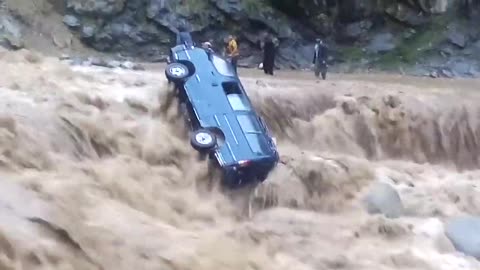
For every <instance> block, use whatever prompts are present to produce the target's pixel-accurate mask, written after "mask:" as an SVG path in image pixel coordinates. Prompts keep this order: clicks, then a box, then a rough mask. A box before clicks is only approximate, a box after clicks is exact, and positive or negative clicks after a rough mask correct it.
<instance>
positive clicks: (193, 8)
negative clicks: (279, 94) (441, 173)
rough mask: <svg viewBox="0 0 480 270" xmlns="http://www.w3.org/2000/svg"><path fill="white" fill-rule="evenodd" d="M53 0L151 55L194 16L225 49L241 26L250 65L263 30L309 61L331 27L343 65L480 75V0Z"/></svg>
mask: <svg viewBox="0 0 480 270" xmlns="http://www.w3.org/2000/svg"><path fill="white" fill-rule="evenodd" d="M52 1H53V2H59V3H57V4H56V6H61V7H62V8H61V10H59V12H61V13H62V15H63V16H64V17H63V23H64V24H66V25H68V27H69V28H70V29H71V30H72V32H73V33H75V34H76V35H77V36H78V37H79V38H80V39H81V40H82V41H83V42H84V43H85V44H88V45H89V46H91V47H93V48H95V49H96V50H99V51H104V52H115V53H121V54H122V55H123V56H127V57H136V58H139V59H142V60H148V61H164V60H165V55H166V52H167V50H168V48H169V47H170V46H171V45H172V44H173V43H174V37H175V35H174V33H175V32H176V30H177V26H178V24H179V23H184V24H186V25H188V27H189V29H190V30H191V31H192V33H193V35H194V38H195V39H196V40H197V41H198V42H201V41H204V40H209V39H212V40H214V45H215V46H216V48H217V50H222V49H223V47H224V40H225V38H226V36H227V35H228V34H235V35H236V36H237V37H238V38H239V45H240V49H241V61H240V63H239V64H240V65H241V66H245V67H254V66H257V65H258V64H259V63H260V61H261V57H260V55H261V52H260V46H259V37H260V36H261V35H260V34H261V33H263V32H271V33H273V34H275V35H276V36H277V37H278V39H279V40H280V46H279V51H278V57H277V66H278V67H279V68H293V69H301V68H306V67H308V66H309V65H310V62H311V59H312V52H313V44H312V43H313V40H314V39H315V37H318V36H321V37H323V38H325V39H326V40H327V42H328V44H329V46H330V48H331V51H332V54H331V59H330V62H331V64H332V65H331V66H332V68H334V69H337V70H339V71H344V72H348V71H359V70H361V71H368V70H384V71H394V72H398V71H400V72H404V73H410V74H414V75H427V76H432V77H441V76H443V77H478V76H480V65H479V62H480V57H478V56H479V55H480V28H478V26H477V22H478V21H479V19H480V15H479V14H478V13H479V12H478V11H479V10H480V9H479V7H478V6H479V5H478V4H477V3H475V1H473V0H450V1H448V0H391V1H378V0H338V1H334V0H299V1H296V0H277V1H273V0H228V1H226V0H132V1H126V0H52ZM60 2H61V3H60ZM0 17H2V21H0V42H3V43H8V44H7V45H9V46H14V47H18V46H20V43H21V41H19V39H18V34H16V32H15V29H14V28H12V27H11V24H9V21H8V19H3V17H4V16H0Z"/></svg>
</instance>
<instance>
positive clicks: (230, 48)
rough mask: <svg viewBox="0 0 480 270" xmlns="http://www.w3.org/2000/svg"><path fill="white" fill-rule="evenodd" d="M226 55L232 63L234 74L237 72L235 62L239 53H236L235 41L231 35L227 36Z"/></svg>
mask: <svg viewBox="0 0 480 270" xmlns="http://www.w3.org/2000/svg"><path fill="white" fill-rule="evenodd" d="M227 55H228V58H229V59H230V62H231V63H232V66H233V68H234V69H235V72H237V61H238V57H239V55H240V53H239V51H238V45H237V41H236V40H235V37H234V36H232V35H230V36H228V45H227Z"/></svg>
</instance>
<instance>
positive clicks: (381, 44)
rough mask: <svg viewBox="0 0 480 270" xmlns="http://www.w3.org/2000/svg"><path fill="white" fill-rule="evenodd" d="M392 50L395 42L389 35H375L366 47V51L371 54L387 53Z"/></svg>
mask: <svg viewBox="0 0 480 270" xmlns="http://www.w3.org/2000/svg"><path fill="white" fill-rule="evenodd" d="M393 49H395V41H394V37H393V35H392V34H391V33H381V34H377V35H375V37H374V38H373V39H372V40H371V41H370V44H369V45H368V46H367V51H369V52H371V53H379V52H388V51H391V50H393Z"/></svg>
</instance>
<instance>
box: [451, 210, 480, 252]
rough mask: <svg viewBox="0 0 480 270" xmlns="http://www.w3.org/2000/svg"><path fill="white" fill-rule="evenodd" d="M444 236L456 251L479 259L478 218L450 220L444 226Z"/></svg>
mask: <svg viewBox="0 0 480 270" xmlns="http://www.w3.org/2000/svg"><path fill="white" fill-rule="evenodd" d="M446 235H447V237H448V238H449V239H450V240H451V241H452V243H453V245H454V247H455V249H456V250H457V251H459V252H462V253H464V254H466V255H469V256H472V257H475V258H477V259H480V217H476V216H466V217H458V218H454V219H452V220H450V221H449V222H448V223H447V224H446Z"/></svg>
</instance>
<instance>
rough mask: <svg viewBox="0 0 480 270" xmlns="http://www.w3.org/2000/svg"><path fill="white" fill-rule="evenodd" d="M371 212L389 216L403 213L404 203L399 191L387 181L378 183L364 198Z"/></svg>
mask: <svg viewBox="0 0 480 270" xmlns="http://www.w3.org/2000/svg"><path fill="white" fill-rule="evenodd" d="M364 203H365V205H366V208H367V211H368V213H369V214H383V215H385V217H387V218H398V217H400V216H401V215H403V212H404V208H403V203H402V200H401V198H400V195H399V194H398V192H397V191H396V190H395V188H393V187H392V186H391V185H389V184H387V183H376V184H374V186H373V187H372V188H371V189H370V191H369V193H368V194H367V196H366V197H365V198H364Z"/></svg>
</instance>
